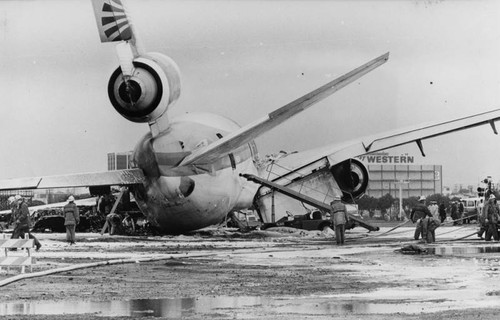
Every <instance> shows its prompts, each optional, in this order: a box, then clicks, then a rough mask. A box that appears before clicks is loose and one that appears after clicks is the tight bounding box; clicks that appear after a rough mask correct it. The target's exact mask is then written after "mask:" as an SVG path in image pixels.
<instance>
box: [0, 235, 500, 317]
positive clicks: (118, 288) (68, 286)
mask: <svg viewBox="0 0 500 320" xmlns="http://www.w3.org/2000/svg"><path fill="white" fill-rule="evenodd" d="M473 230H474V227H473V226H471V227H469V228H467V229H460V228H455V227H450V228H445V229H444V230H442V232H445V233H446V238H445V236H441V237H440V238H439V237H438V239H439V241H438V242H436V243H434V244H431V245H426V244H422V243H420V242H415V241H413V240H412V236H413V231H414V230H413V228H405V229H403V228H402V230H400V232H399V233H398V234H397V235H387V236H383V237H378V238H377V239H378V240H377V241H376V242H375V241H364V242H363V243H360V242H357V241H356V239H359V236H358V234H355V233H354V232H352V231H351V233H350V234H349V236H351V237H352V238H351V239H352V240H351V243H348V244H346V245H345V246H342V247H339V246H335V245H334V243H333V242H332V241H330V240H326V241H325V240H324V239H322V238H315V237H317V236H316V235H314V236H311V237H310V238H303V236H301V238H281V237H280V238H276V239H273V238H266V239H265V240H264V239H262V238H256V239H254V240H251V239H248V238H245V239H236V240H235V239H233V238H231V240H228V239H227V238H215V239H214V238H198V237H184V236H182V237H171V238H161V239H157V240H158V241H150V240H151V239H147V241H146V240H145V241H141V239H132V240H131V239H129V238H126V237H123V238H103V237H100V236H96V235H93V234H89V235H86V236H85V239H83V236H82V241H81V242H80V243H78V244H77V245H76V246H72V247H67V246H65V245H64V242H63V241H62V239H64V235H61V236H58V235H49V234H47V235H40V236H41V238H42V239H43V243H44V251H41V252H38V253H36V255H38V256H39V257H40V259H39V262H38V263H37V265H38V267H39V268H47V269H50V268H54V267H64V266H66V265H72V264H75V263H82V262H88V259H99V258H100V259H116V258H125V257H127V258H131V257H133V258H134V259H135V258H137V259H139V258H140V257H143V256H144V255H146V254H155V255H157V254H158V253H159V252H163V254H166V253H167V252H170V253H169V254H168V255H169V256H170V257H171V259H172V260H171V261H170V260H169V261H166V262H165V261H163V262H161V263H160V262H159V263H158V264H138V263H134V264H132V265H124V266H123V267H122V266H116V267H103V268H100V269H88V271H87V270H82V271H80V272H73V273H66V274H61V275H58V276H54V277H51V278H38V280H34V279H32V280H24V281H23V282H18V283H16V284H12V285H9V286H6V287H3V288H2V291H3V292H1V293H0V297H3V298H7V299H5V300H4V299H2V300H3V302H0V316H6V317H9V316H17V315H21V316H28V317H30V318H31V317H35V318H37V316H40V317H41V318H39V319H47V318H43V316H46V317H48V318H50V315H82V316H83V315H84V314H85V315H89V314H90V315H92V316H95V317H131V318H144V317H161V318H165V319H178V318H193V319H194V318H196V319H215V318H217V319H220V318H228V319H229V318H231V319H232V318H237V319H239V318H245V315H249V314H251V315H258V316H259V317H260V316H261V315H265V316H266V317H265V319H276V320H277V319H282V318H283V317H281V318H280V316H281V315H291V316H292V317H291V318H290V319H302V318H307V317H314V316H322V317H328V316H329V315H346V316H352V317H354V318H356V317H357V316H358V315H375V316H376V315H378V314H380V315H384V314H385V315H392V316H394V315H397V314H407V315H419V314H422V313H434V312H446V311H449V310H475V309H480V308H493V309H496V308H498V306H499V305H500V287H499V286H498V279H499V278H500V243H497V242H484V241H483V240H479V239H476V238H472V239H468V240H462V238H463V237H464V235H467V234H470V233H471V231H473ZM348 240H349V238H348ZM408 244H416V245H418V246H421V247H423V248H425V249H426V250H427V252H426V253H425V254H418V255H404V254H401V253H397V252H395V250H394V249H395V248H401V247H402V246H405V245H408ZM169 259H170V258H169ZM144 270H148V271H144ZM246 270H250V271H246ZM143 272H145V273H143ZM235 274H237V276H234V275H235ZM87 279H88V280H87ZM126 280H128V282H127V281H126ZM103 281H104V282H105V283H106V284H112V285H110V286H106V285H104V286H102V283H103ZM328 282H330V283H331V284H329V283H328ZM26 284H29V285H30V288H31V289H32V291H33V293H29V292H26V291H23V289H24V288H23V286H24V285H26ZM201 284H203V285H201ZM130 288H134V289H130ZM276 288H278V290H276ZM62 292H64V294H65V296H67V298H66V299H64V300H61V299H60V293H62ZM42 295H43V297H44V298H43V299H40V298H39V297H40V296H42ZM273 315H275V317H274V318H273ZM382 318H383V316H382ZM86 319H87V318H86Z"/></svg>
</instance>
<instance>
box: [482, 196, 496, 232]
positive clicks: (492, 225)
mask: <svg viewBox="0 0 500 320" xmlns="http://www.w3.org/2000/svg"><path fill="white" fill-rule="evenodd" d="M483 214H484V218H485V220H484V223H485V226H486V235H485V236H484V239H485V240H486V241H491V237H492V236H493V239H495V241H498V239H499V237H498V225H497V223H498V219H499V209H498V205H497V204H496V198H495V195H493V194H491V195H490V197H489V199H488V202H487V203H486V204H485V205H484V208H483Z"/></svg>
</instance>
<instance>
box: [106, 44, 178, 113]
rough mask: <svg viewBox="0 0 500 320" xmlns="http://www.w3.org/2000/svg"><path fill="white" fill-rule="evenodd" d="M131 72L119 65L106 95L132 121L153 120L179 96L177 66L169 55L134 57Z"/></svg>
mask: <svg viewBox="0 0 500 320" xmlns="http://www.w3.org/2000/svg"><path fill="white" fill-rule="evenodd" d="M133 65H134V69H133V72H132V75H130V76H125V75H123V73H122V70H121V68H120V67H118V68H117V69H116V70H115V72H113V74H112V75H111V78H110V79H109V83H108V95H109V99H110V100H111V103H112V104H113V107H114V108H115V109H116V111H118V113H120V114H121V115H122V116H123V117H125V118H126V119H128V120H130V121H133V122H152V121H155V120H157V119H158V118H159V117H160V116H161V115H163V114H164V113H165V112H166V111H167V109H168V107H169V106H170V105H172V104H173V103H174V102H175V101H177V99H178V98H179V95H180V92H181V81H180V72H179V68H178V67H177V65H176V64H175V62H174V61H173V60H172V59H170V58H169V57H167V56H165V55H163V54H160V53H147V54H144V55H141V56H140V57H138V58H136V59H134V60H133Z"/></svg>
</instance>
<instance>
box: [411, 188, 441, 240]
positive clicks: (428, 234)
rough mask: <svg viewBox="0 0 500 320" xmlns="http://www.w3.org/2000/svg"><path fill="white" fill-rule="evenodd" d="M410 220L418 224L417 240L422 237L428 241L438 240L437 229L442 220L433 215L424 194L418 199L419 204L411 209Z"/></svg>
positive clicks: (416, 230) (415, 237) (415, 235)
mask: <svg viewBox="0 0 500 320" xmlns="http://www.w3.org/2000/svg"><path fill="white" fill-rule="evenodd" d="M438 210H439V209H438ZM410 220H411V221H412V222H413V223H415V224H416V228H415V234H414V239H415V240H418V239H420V237H422V240H423V241H425V242H426V243H433V242H435V241H436V229H437V228H438V227H439V226H440V225H441V222H442V221H440V220H439V219H437V218H436V217H435V216H433V215H432V213H431V211H430V210H429V208H428V207H427V206H426V205H425V197H424V196H421V197H420V198H419V199H418V204H417V205H415V207H413V209H412V210H411V213H410Z"/></svg>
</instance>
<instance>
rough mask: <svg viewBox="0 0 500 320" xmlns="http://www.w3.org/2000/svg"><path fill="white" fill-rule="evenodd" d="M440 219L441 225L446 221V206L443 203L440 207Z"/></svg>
mask: <svg viewBox="0 0 500 320" xmlns="http://www.w3.org/2000/svg"><path fill="white" fill-rule="evenodd" d="M439 219H440V220H441V223H443V222H444V220H446V206H445V205H444V202H441V204H440V205H439Z"/></svg>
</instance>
